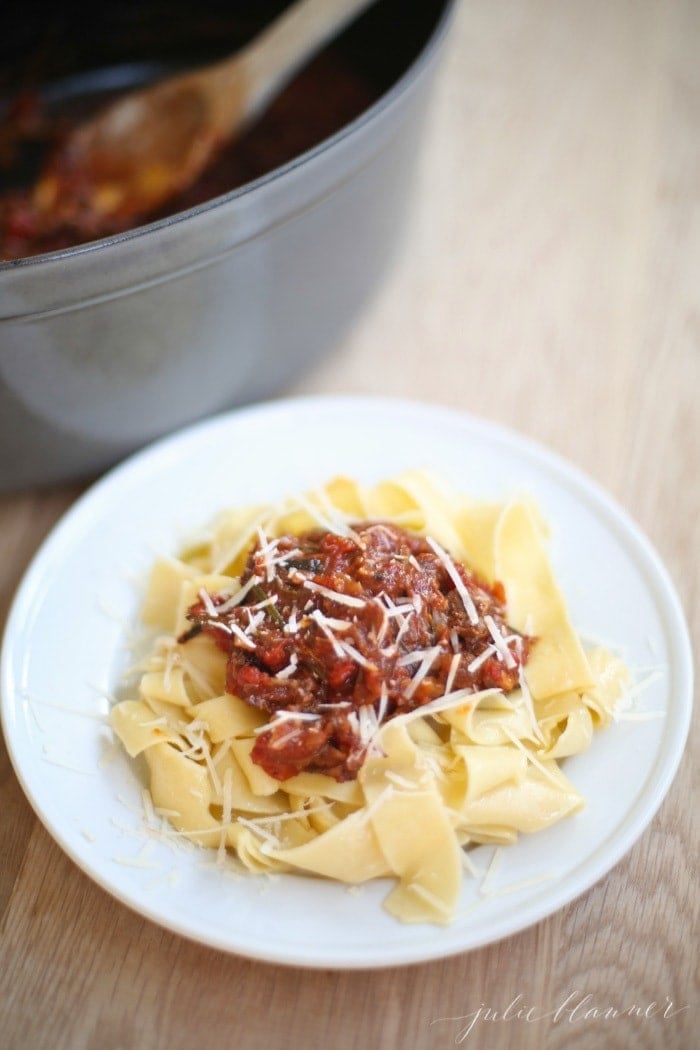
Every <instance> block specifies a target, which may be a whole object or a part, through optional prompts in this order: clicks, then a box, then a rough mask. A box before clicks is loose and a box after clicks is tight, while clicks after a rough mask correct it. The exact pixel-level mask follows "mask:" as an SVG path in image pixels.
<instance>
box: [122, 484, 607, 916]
mask: <svg viewBox="0 0 700 1050" xmlns="http://www.w3.org/2000/svg"><path fill="white" fill-rule="evenodd" d="M546 541H547V534H546V526H545V525H544V523H543V521H542V519H541V516H540V514H539V512H538V510H537V508H536V507H535V506H534V504H532V503H531V502H530V501H528V500H517V501H514V502H511V503H507V504H504V505H496V504H483V503H474V502H470V501H468V500H467V499H465V498H464V497H461V496H454V495H453V494H448V493H446V492H444V491H443V490H442V488H441V487H440V486H439V485H438V484H437V482H436V481H435V480H434V479H433V478H432V477H431V476H430V475H428V474H426V473H424V472H421V471H412V472H408V473H406V474H404V475H402V476H400V477H398V478H394V479H391V480H388V481H384V482H382V483H380V484H378V485H375V486H373V487H371V488H367V487H363V486H361V485H360V484H359V483H357V482H355V481H352V480H350V479H347V478H335V479H333V480H331V481H330V482H329V483H327V484H326V485H324V486H323V488H321V489H320V490H318V491H316V492H314V493H311V494H309V495H307V496H303V497H297V498H293V499H289V500H287V501H285V502H284V503H282V504H281V505H278V506H258V507H250V508H244V509H237V510H232V511H228V512H225V513H223V514H222V515H221V516H220V517H219V518H218V519H217V520H216V521H215V522H214V523H213V524H212V525H211V527H210V528H209V529H208V530H207V531H206V532H205V533H203V534H202V535H201V536H199V537H198V538H197V539H196V540H195V541H194V542H193V543H191V544H190V546H189V547H188V548H187V549H186V550H185V551H183V552H182V554H181V555H180V556H179V557H177V558H172V557H171V558H161V559H159V560H158V561H157V563H156V564H155V566H154V567H153V570H152V573H151V577H150V581H149V585H148V589H147V594H146V599H145V603H144V609H143V619H144V622H145V624H146V625H147V627H148V628H149V629H150V630H151V631H152V632H153V635H154V637H153V642H152V645H151V646H150V649H149V652H148V655H147V657H146V659H145V660H144V661H143V663H142V664H141V665H140V667H139V669H138V679H137V681H136V683H135V685H134V689H133V692H132V695H131V696H130V697H129V699H126V700H122V701H121V702H119V703H117V704H116V705H115V706H114V707H113V710H112V716H111V720H112V726H113V728H114V730H115V732H116V733H117V735H118V737H119V738H120V740H121V741H122V743H123V745H124V747H125V749H126V751H127V752H128V754H129V755H130V756H131V757H132V758H134V759H135V758H137V757H138V756H142V758H141V760H142V761H143V762H144V763H145V767H146V775H147V777H148V782H149V786H150V792H151V795H152V799H153V803H154V806H155V807H156V809H157V811H160V812H162V813H164V814H167V816H168V820H169V821H170V823H171V824H172V826H173V827H174V828H175V829H177V831H179V832H181V833H183V834H185V835H186V836H187V837H188V838H189V839H191V840H192V841H193V842H195V843H198V844H199V845H201V846H203V847H209V848H214V849H219V850H221V851H223V850H227V851H230V852H231V853H233V854H235V856H236V857H237V859H238V862H239V863H240V864H241V865H242V867H243V868H244V869H245V870H247V871H249V872H252V873H261V872H278V871H286V872H296V873H304V874H307V875H312V876H320V877H324V878H329V879H336V880H340V881H342V882H344V883H347V884H357V883H362V882H365V881H367V880H370V879H375V878H382V877H389V878H391V879H393V880H394V887H393V889H392V890H391V891H390V893H389V894H388V896H387V897H386V899H385V902H384V903H385V907H386V908H387V910H388V911H389V912H390V913H391V914H392V915H394V916H396V917H397V918H398V919H400V920H402V921H404V922H434V923H448V922H449V921H450V920H451V919H452V918H453V916H454V914H455V909H456V907H457V902H458V897H459V893H460V888H461V884H462V879H463V875H464V863H463V850H464V849H465V848H469V847H470V846H473V845H478V844H483V843H494V844H509V843H513V842H515V841H516V839H517V837H518V834H520V833H530V832H536V831H539V830H541V829H543V828H546V827H548V826H550V825H551V824H553V823H555V822H556V821H558V820H561V819H563V818H564V817H567V816H569V815H570V814H573V813H575V812H576V811H577V810H579V809H581V807H582V806H583V805H584V799H583V798H582V797H581V795H580V794H579V793H578V791H577V790H576V789H575V787H574V786H573V785H572V784H571V783H570V782H569V780H568V779H567V778H566V776H565V774H564V773H563V771H562V769H561V767H560V761H561V760H562V759H564V758H566V757H568V756H570V755H573V754H577V753H580V752H582V751H585V750H586V749H587V748H588V747H589V745H590V743H591V740H592V737H593V733H594V732H595V731H596V730H599V729H602V728H604V727H605V726H606V725H607V724H608V723H609V722H610V720H611V717H612V713H613V711H614V708H615V705H616V703H617V702H618V700H619V698H620V696H621V695H622V692H623V691H624V689H625V688H626V685H627V671H626V668H625V667H624V665H623V664H622V663H621V661H619V660H618V659H617V658H615V657H613V656H612V655H611V654H610V653H608V652H606V651H604V650H602V649H597V650H595V651H593V652H588V653H587V652H585V651H584V649H583V647H582V645H581V642H580V641H579V638H578V636H577V635H576V632H575V630H574V628H573V626H572V623H571V620H570V618H569V615H568V612H567V609H566V605H565V602H564V598H563V596H562V594H561V592H560V590H559V588H558V586H557V583H556V580H555V578H554V575H553V573H552V569H551V567H550V564H549V560H548V557H547V551H546ZM360 552H363V553H362V555H361V554H360ZM324 558H325V561H324ZM362 558H364V559H365V560H364V561H362V560H361V559H362ZM372 559H374V560H372ZM350 564H352V565H354V566H356V567H357V566H360V568H359V569H357V568H356V577H355V578H351V577H350V576H348V575H347V572H349V569H347V566H348V565H350ZM367 566H369V568H368V567H367ZM464 566H468V568H464ZM331 570H332V572H331ZM379 570H381V571H379ZM344 573H345V575H344ZM358 573H359V575H358ZM363 574H364V575H363ZM358 581H360V582H361V583H362V587H363V588H364V589H361V588H360V582H358ZM392 586H393V588H394V590H393V591H392V590H391V587H392ZM431 588H432V589H431ZM421 632H422V633H421ZM426 632H427V633H426ZM426 638H427V641H426ZM304 645H306V648H304ZM322 658H325V660H326V662H325V664H324V663H323V660H322ZM261 683H262V684H261ZM265 689H266V690H267V691H266V692H265ZM314 690H316V693H317V695H316V696H315V698H313V702H312V696H311V694H312V692H313V691H314Z"/></svg>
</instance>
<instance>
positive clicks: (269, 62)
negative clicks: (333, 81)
mask: <svg viewBox="0 0 700 1050" xmlns="http://www.w3.org/2000/svg"><path fill="white" fill-rule="evenodd" d="M375 2H376V0H300V2H299V3H296V4H292V6H291V7H290V8H288V9H287V10H286V11H284V12H283V14H281V15H280V17H279V18H278V19H276V20H275V21H274V22H273V23H272V24H271V25H270V26H268V27H267V29H265V30H263V32H262V33H261V34H260V36H258V37H256V39H255V41H254V42H253V43H252V44H251V45H250V46H249V47H247V48H246V49H245V50H244V51H243V52H242V53H240V54H238V55H234V57H233V58H232V59H228V60H227V61H225V62H223V63H222V64H221V65H220V66H219V67H218V70H217V72H218V74H219V76H220V78H221V80H220V83H221V82H222V81H225V80H226V79H227V76H228V75H229V74H230V75H231V77H232V79H236V80H237V79H238V78H239V77H240V75H241V73H242V74H243V76H244V78H245V84H246V87H245V101H244V107H245V108H244V113H243V117H244V119H246V120H249V119H250V118H251V117H253V116H255V115H256V114H257V113H259V112H260V111H261V110H262V109H263V108H264V107H265V106H266V105H267V103H268V102H269V101H270V99H271V98H272V97H273V96H274V95H276V94H277V93H278V92H279V91H280V90H281V89H282V88H283V87H284V85H285V84H286V83H287V82H288V81H290V80H291V79H292V77H293V76H294V74H295V73H296V72H297V70H298V69H300V68H301V66H303V65H304V64H305V63H306V62H307V61H308V60H309V59H310V58H311V57H312V56H313V55H315V54H316V53H317V52H318V51H320V50H321V49H322V47H323V46H324V44H326V43H327V42H328V41H329V40H331V39H332V38H333V37H335V36H337V35H338V33H339V32H340V31H341V30H342V29H343V28H344V27H345V26H346V25H347V24H348V23H350V22H351V21H352V20H353V19H354V18H356V17H357V16H358V15H360V14H361V13H362V11H364V9H365V8H367V7H370V6H371V4H373V3H375Z"/></svg>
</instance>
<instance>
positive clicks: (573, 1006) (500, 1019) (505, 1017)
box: [430, 991, 690, 1043]
mask: <svg viewBox="0 0 700 1050" xmlns="http://www.w3.org/2000/svg"><path fill="white" fill-rule="evenodd" d="M689 1009H690V1007H689V1006H677V1005H676V1004H675V1003H674V1001H673V999H671V997H670V996H668V995H666V996H664V998H663V1001H662V1000H658V1001H657V1000H651V1001H650V1002H644V1003H638V1002H630V1003H626V1004H624V1005H618V1006H615V1005H612V1004H610V1003H602V1002H599V1001H596V1000H595V999H594V997H593V995H591V994H590V993H584V992H579V991H574V992H570V993H569V995H567V996H566V998H565V999H564V1000H562V1002H561V1003H560V1004H559V1005H558V1006H556V1007H554V1008H553V1009H550V1010H547V1009H543V1008H542V1007H539V1006H528V1004H527V1002H526V1001H525V997H524V996H523V995H516V996H515V997H514V998H513V999H511V1001H510V1002H509V1003H508V1005H507V1006H506V1007H505V1009H501V1008H498V1007H493V1006H488V1005H487V1004H486V1003H481V1004H480V1005H479V1006H478V1007H477V1009H475V1010H470V1011H469V1012H467V1013H464V1014H460V1015H459V1016H455V1017H436V1018H434V1019H433V1020H432V1021H431V1022H430V1024H431V1025H438V1024H444V1025H452V1026H453V1030H454V1042H455V1043H463V1042H465V1040H466V1039H468V1037H469V1036H470V1035H471V1034H472V1032H473V1031H474V1029H475V1028H476V1027H477V1026H479V1025H487V1024H503V1023H506V1024H507V1023H508V1022H513V1021H519V1022H521V1023H524V1024H534V1023H535V1022H537V1021H549V1022H550V1023H551V1024H576V1023H581V1022H589V1023H590V1022H594V1021H598V1022H600V1021H622V1020H633V1019H637V1020H650V1019H651V1018H657V1019H660V1020H663V1021H670V1020H671V1019H672V1018H674V1017H677V1016H678V1014H681V1013H683V1012H684V1011H685V1010H689Z"/></svg>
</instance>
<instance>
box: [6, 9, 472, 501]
mask: <svg viewBox="0 0 700 1050" xmlns="http://www.w3.org/2000/svg"><path fill="white" fill-rule="evenodd" d="M200 6H201V5H200ZM452 7H453V4H452V3H451V2H449V0H440V2H438V0H434V2H432V3H430V2H429V0H416V2H415V3H407V2H406V0H401V3H398V4H396V3H394V4H393V11H394V15H396V17H389V18H387V17H386V15H387V11H386V10H385V12H384V19H383V21H379V22H376V23H374V22H373V21H372V17H370V16H368V17H367V22H366V26H365V28H364V30H363V26H362V25H359V26H357V27H356V28H355V29H354V30H353V32H354V33H355V34H359V35H358V36H356V37H355V39H356V40H361V39H362V36H361V34H362V32H363V31H364V32H366V33H375V36H374V38H373V41H372V43H373V47H374V54H375V55H376V54H381V49H382V48H385V49H386V54H389V53H390V49H391V47H392V34H393V36H394V37H395V36H396V34H397V32H398V27H400V29H401V35H402V37H403V38H404V40H405V39H406V38H408V41H409V42H408V45H406V47H405V50H407V53H408V54H409V55H410V57H409V60H408V62H407V63H405V65H404V68H402V69H401V70H400V71H399V73H398V75H397V76H396V77H395V78H394V79H393V82H391V83H390V84H388V85H387V86H386V88H385V89H384V90H383V92H382V94H381V96H380V97H379V98H378V100H377V101H376V102H375V103H374V104H373V105H371V107H370V108H369V109H367V111H366V112H364V113H363V114H362V115H361V116H360V117H359V118H358V119H356V120H355V121H353V122H352V123H351V124H350V125H348V126H346V127H345V128H342V129H341V130H340V131H338V132H337V133H336V134H335V135H333V136H332V137H331V138H329V139H327V140H326V141H324V142H322V143H321V144H320V145H318V146H317V147H316V148H314V149H312V150H310V151H309V152H307V153H305V154H303V155H302V156H300V157H298V158H296V159H295V160H293V161H292V162H290V163H288V164H286V165H285V166H284V167H282V168H279V169H277V170H275V171H273V172H270V173H269V174H267V175H265V176H264V177H262V178H259V179H257V180H256V181H255V182H252V183H250V184H249V185H246V186H244V187H242V188H240V189H238V190H235V191H233V192H231V193H228V194H226V195H225V196H222V197H218V198H216V199H215V200H212V201H209V202H208V203H206V204H203V205H201V206H199V207H196V208H193V209H190V210H189V211H186V212H182V213H180V214H177V215H175V216H172V217H170V218H167V219H164V220H162V221H160V222H157V223H153V224H151V225H149V226H144V227H141V228H139V229H136V230H133V231H130V232H128V233H125V234H121V235H118V236H115V237H111V238H107V239H105V240H101V241H95V242H92V243H90V244H87V245H84V246H82V247H77V248H73V249H69V250H65V251H61V252H55V253H51V254H46V255H41V256H37V257H34V258H29V259H24V260H20V261H18V262H12V263H6V264H4V265H0V488H1V489H9V488H14V487H19V486H25V485H29V484H36V483H46V482H51V481H56V480H59V479H66V478H69V477H76V476H84V475H87V474H90V473H94V472H96V471H98V470H100V469H102V468H104V467H105V466H107V465H109V464H110V463H112V462H114V461H115V460H117V459H118V458H120V457H121V456H123V455H124V454H126V453H128V452H130V451H132V450H133V449H135V448H137V447H138V446H140V445H142V444H144V443H145V442H147V441H149V440H151V439H152V438H155V437H156V436H158V435H161V434H163V433H165V432H167V431H170V430H172V429H174V428H176V427H178V426H180V425H181V424H184V423H187V422H189V421H192V420H195V419H197V418H199V417H202V416H204V415H207V414H209V413H212V412H216V411H219V410H221V409H223V408H226V407H228V406H231V405H234V404H238V403H242V402H247V401H251V400H254V399H257V398H260V397H263V396H267V395H269V394H271V393H273V392H275V391H279V390H280V388H281V387H282V385H283V384H284V383H285V382H286V381H287V380H288V379H289V378H290V377H291V376H292V375H293V374H294V373H296V372H297V371H298V370H299V369H301V368H302V367H303V366H307V365H308V364H309V363H310V362H311V361H313V360H314V359H315V358H317V357H318V356H319V355H320V354H322V353H324V352H326V351H328V350H330V349H331V348H332V347H333V345H334V344H335V343H336V342H337V340H338V339H339V337H340V335H341V334H342V333H343V331H344V330H345V329H346V328H347V326H348V324H349V323H350V322H351V321H352V319H353V318H354V317H355V315H356V314H357V312H358V310H359V309H360V308H361V306H362V304H363V303H364V302H365V301H366V299H367V298H368V296H369V295H371V293H372V292H373V290H374V289H375V288H376V287H377V285H378V283H379V281H380V279H381V275H382V272H383V271H384V269H385V267H386V265H387V262H388V260H389V259H390V257H391V254H392V251H393V250H394V248H395V246H396V244H397V239H398V235H399V233H400V230H401V226H402V223H403V219H404V216H405V213H406V209H407V205H408V203H409V201H410V189H411V174H412V172H413V170H414V167H415V162H416V157H417V154H418V149H419V141H420V136H421V130H422V126H423V123H424V119H425V112H426V103H427V100H428V95H429V88H430V85H431V82H432V79H433V73H434V71H435V68H436V64H437V62H438V58H439V54H440V51H441V44H442V42H443V40H444V37H445V32H446V28H447V25H448V22H449V15H450V12H451V9H452ZM382 8H386V9H391V8H392V0H382V3H380V4H379V5H378V8H377V9H376V11H375V12H373V17H374V18H379V17H380V16H381V14H382V12H381V9H382ZM414 9H415V11H414ZM419 9H420V17H418V16H416V17H415V19H414V15H415V12H417V11H418V10H419ZM426 12H427V14H426ZM388 14H389V15H390V16H391V14H392V12H391V10H388ZM412 19H414V21H413V22H412ZM382 26H383V27H384V29H383V31H384V38H383V39H382V38H381V37H380V38H379V39H377V36H376V33H378V32H379V31H380V28H381V27H382ZM412 27H413V28H412ZM412 31H413V39H411V34H412ZM248 451H249V450H245V452H246V453H247V452H248ZM221 454H222V455H226V456H228V455H237V454H239V450H237V449H222V451H221Z"/></svg>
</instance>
